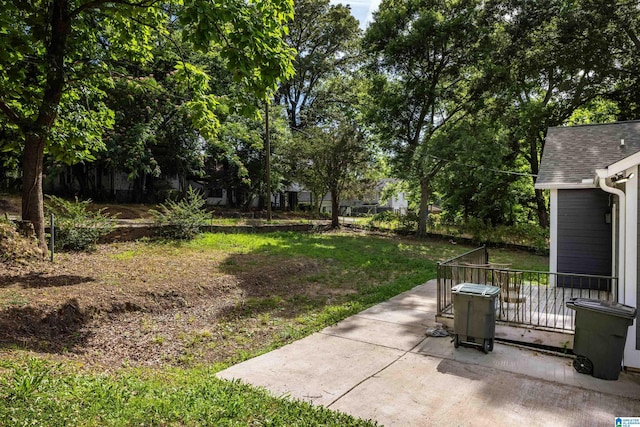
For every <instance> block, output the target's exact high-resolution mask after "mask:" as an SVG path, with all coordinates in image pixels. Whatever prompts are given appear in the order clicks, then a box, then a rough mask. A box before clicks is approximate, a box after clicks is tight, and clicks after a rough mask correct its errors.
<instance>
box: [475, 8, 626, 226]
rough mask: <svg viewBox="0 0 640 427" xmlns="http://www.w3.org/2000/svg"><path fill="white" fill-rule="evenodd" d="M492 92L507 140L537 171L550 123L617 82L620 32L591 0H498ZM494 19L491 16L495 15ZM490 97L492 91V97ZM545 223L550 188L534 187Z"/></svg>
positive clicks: (490, 13) (562, 120)
mask: <svg viewBox="0 0 640 427" xmlns="http://www.w3.org/2000/svg"><path fill="white" fill-rule="evenodd" d="M488 5H489V7H488V13H487V16H492V17H493V18H492V19H493V30H494V33H493V37H492V40H493V49H492V52H491V54H490V55H489V56H488V61H487V63H488V64H489V65H490V67H488V73H487V80H486V82H487V88H488V89H487V90H488V91H489V92H491V93H492V94H493V95H495V96H496V100H495V102H497V103H498V104H500V105H501V106H502V111H503V113H502V117H500V120H502V121H503V123H504V124H505V128H507V129H508V130H509V135H508V138H510V139H511V140H512V141H513V146H514V147H515V150H516V151H517V152H518V154H519V155H520V156H522V158H524V159H526V161H527V162H528V164H529V173H530V174H531V175H532V178H531V181H532V183H533V182H534V181H535V177H536V175H537V173H538V167H539V162H540V157H541V155H542V151H543V148H544V139H545V136H546V131H547V128H549V127H551V126H559V125H562V124H564V123H566V122H567V120H568V119H569V118H570V117H571V115H572V114H573V113H574V112H575V111H576V110H577V109H578V108H580V107H582V106H585V105H587V104H588V103H589V102H591V101H592V100H594V99H595V98H597V97H598V96H600V95H603V94H606V93H608V92H610V91H611V89H612V88H613V82H614V79H615V74H616V72H615V70H614V68H613V65H614V64H615V63H616V61H615V60H614V56H613V54H614V52H615V50H616V49H617V48H616V47H615V45H616V44H617V42H616V40H619V39H620V38H619V34H620V33H619V31H618V30H616V28H615V26H612V25H611V24H612V20H611V19H610V16H609V17H607V16H603V15H602V14H601V13H600V12H601V10H600V8H595V9H594V8H592V7H591V6H590V2H588V1H583V2H567V1H565V0H545V1H540V2H530V1H526V0H515V1H495V2H489V3H488ZM490 19H491V18H490ZM493 95H490V96H493ZM533 197H534V202H535V205H536V211H537V216H538V222H539V223H540V225H541V226H542V227H547V226H548V225H549V217H548V213H547V206H546V200H545V196H544V193H543V192H542V191H541V190H535V192H534V195H533Z"/></svg>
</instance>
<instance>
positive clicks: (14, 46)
mask: <svg viewBox="0 0 640 427" xmlns="http://www.w3.org/2000/svg"><path fill="white" fill-rule="evenodd" d="M0 10H2V14H0V42H1V43H2V45H3V49H2V51H0V111H2V113H3V114H4V116H5V118H6V120H7V121H8V122H9V123H10V124H11V129H12V130H15V131H17V132H19V133H20V135H21V140H19V141H15V142H14V143H13V148H14V149H16V150H21V151H22V153H23V160H22V174H23V182H22V217H23V219H25V220H29V221H31V222H32V223H33V224H34V228H35V231H36V235H37V236H38V239H39V241H40V246H41V247H42V248H43V250H46V243H45V235H44V212H43V195H42V166H43V158H44V153H45V151H48V152H51V153H53V154H56V155H58V157H60V158H65V159H66V160H69V161H70V162H73V161H76V160H79V159H82V158H87V156H88V155H89V154H90V153H91V152H92V151H94V150H95V149H99V148H102V138H101V136H102V133H103V131H104V129H105V125H106V127H108V126H109V125H110V124H111V123H112V114H111V113H110V112H109V110H108V109H107V108H105V106H104V104H103V103H102V100H101V92H100V88H103V87H104V86H105V85H108V84H109V80H110V79H111V77H112V76H113V75H117V74H118V73H119V71H120V70H121V67H122V65H123V63H126V62H132V61H134V62H135V61H148V60H150V59H151V56H152V53H151V52H152V47H153V45H154V43H155V41H156V40H157V38H159V37H170V36H171V34H170V33H169V32H168V31H167V28H168V25H167V24H168V23H170V22H172V21H175V20H176V19H177V20H178V22H180V23H181V25H182V26H184V27H185V31H183V32H182V34H183V36H184V37H187V38H189V39H190V40H191V41H192V42H193V43H194V46H195V47H196V48H199V49H202V50H207V49H209V48H211V46H212V44H216V45H218V46H220V49H221V56H222V57H223V58H224V59H225V61H226V62H227V66H228V68H229V70H230V71H231V73H232V74H233V75H234V77H236V79H238V80H243V81H244V83H245V84H246V85H247V87H249V88H251V89H252V90H253V91H254V92H255V93H256V95H257V96H258V97H259V98H264V97H265V96H266V95H267V93H268V91H269V90H270V89H274V88H275V86H276V84H277V82H278V80H279V79H280V78H283V77H290V75H291V71H292V67H291V55H292V52H291V50H290V48H288V47H287V46H286V45H285V44H284V43H283V35H284V34H285V33H286V31H287V30H286V27H285V25H286V23H287V21H288V20H290V18H291V17H292V12H293V4H292V2H291V0H250V1H245V0H225V1H220V2H218V1H215V2H211V1H205V0H188V1H177V0H176V1H167V2H158V1H156V0H135V1H125V0H115V1H107V0H50V1H43V0H40V1H38V0H35V1H30V2H15V1H11V0H0ZM182 69H183V71H184V72H185V73H188V72H189V69H190V68H189V67H188V65H187V64H182ZM191 102H192V104H191V107H192V109H193V110H194V111H195V114H194V119H195V120H197V121H198V122H199V124H200V128H201V129H202V130H203V132H205V133H206V132H207V131H213V130H214V128H215V125H216V120H215V114H214V108H215V100H214V99H213V98H211V97H208V96H203V97H200V98H194V99H193V100H192V101H191ZM5 144H6V143H5ZM2 148H3V149H6V148H7V147H2Z"/></svg>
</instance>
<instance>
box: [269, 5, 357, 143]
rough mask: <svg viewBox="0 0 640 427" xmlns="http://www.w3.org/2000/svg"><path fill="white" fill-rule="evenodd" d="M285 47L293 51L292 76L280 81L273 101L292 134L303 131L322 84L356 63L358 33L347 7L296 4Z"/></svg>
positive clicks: (355, 23) (355, 21) (354, 20)
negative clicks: (284, 115)
mask: <svg viewBox="0 0 640 427" xmlns="http://www.w3.org/2000/svg"><path fill="white" fill-rule="evenodd" d="M286 40H287V43H288V44H289V45H290V46H291V47H293V48H294V49H296V52H297V54H296V57H295V61H294V67H295V70H296V72H295V75H294V76H293V77H292V78H290V79H288V80H286V81H284V82H283V83H282V84H281V85H280V88H279V91H278V93H277V94H276V97H277V98H278V100H279V101H280V102H281V103H282V104H284V105H285V106H286V108H287V114H288V116H289V126H290V127H291V130H292V131H297V130H301V129H304V128H305V127H306V123H305V120H304V117H305V111H306V110H307V109H309V108H311V107H312V105H313V104H314V102H315V99H316V97H317V91H318V89H319V87H320V85H321V84H322V82H323V81H326V80H327V79H328V78H330V77H332V76H335V75H337V74H339V73H345V72H347V71H349V69H350V67H353V64H354V61H355V60H356V59H357V57H358V55H357V49H358V42H359V40H360V29H359V27H358V21H357V20H356V19H355V18H354V17H353V15H351V10H350V9H349V7H348V6H345V5H342V4H337V5H332V4H329V0H298V1H296V2H295V15H294V19H293V21H292V22H291V24H290V25H289V35H288V36H287V38H286Z"/></svg>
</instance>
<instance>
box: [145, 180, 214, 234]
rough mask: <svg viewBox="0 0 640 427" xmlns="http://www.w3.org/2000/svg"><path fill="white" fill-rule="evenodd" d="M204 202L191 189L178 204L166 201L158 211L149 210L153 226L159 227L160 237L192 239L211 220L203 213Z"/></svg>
mask: <svg viewBox="0 0 640 427" xmlns="http://www.w3.org/2000/svg"><path fill="white" fill-rule="evenodd" d="M204 205H205V201H204V199H203V198H202V196H200V194H198V192H197V191H195V190H194V189H193V188H189V191H188V192H187V195H186V196H185V198H184V199H182V200H180V201H179V202H175V201H173V200H167V202H166V203H162V204H160V205H159V208H160V209H159V210H151V211H149V212H151V214H152V215H153V217H154V221H155V224H156V225H157V226H159V230H160V231H159V234H160V235H161V236H162V237H165V238H167V239H173V240H189V239H193V238H194V237H195V236H196V235H197V234H198V233H199V232H200V228H201V227H202V226H203V225H205V224H206V222H207V221H208V220H209V219H211V215H210V214H209V213H208V212H206V211H204V210H203V208H204Z"/></svg>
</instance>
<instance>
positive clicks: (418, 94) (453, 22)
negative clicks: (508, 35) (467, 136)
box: [364, 0, 485, 234]
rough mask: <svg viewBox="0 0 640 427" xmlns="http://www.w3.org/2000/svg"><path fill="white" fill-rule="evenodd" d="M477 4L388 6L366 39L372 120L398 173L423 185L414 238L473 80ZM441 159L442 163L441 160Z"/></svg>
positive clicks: (398, 2) (406, 2)
mask: <svg viewBox="0 0 640 427" xmlns="http://www.w3.org/2000/svg"><path fill="white" fill-rule="evenodd" d="M481 4H482V2H480V1H476V0H461V1H449V0H385V1H383V2H382V3H381V4H380V8H379V10H378V12H377V13H375V14H374V22H373V23H372V24H371V25H370V26H369V28H368V30H367V32H366V35H365V39H364V44H365V49H366V50H367V51H368V53H369V56H370V57H369V59H370V61H371V63H370V67H371V69H372V70H374V71H375V72H377V73H378V77H377V78H376V79H375V81H376V83H375V84H374V89H373V91H372V94H374V95H375V97H376V100H377V106H376V108H375V109H373V110H372V112H371V118H372V120H373V122H374V123H376V124H377V127H378V131H379V132H380V134H381V135H382V139H383V140H384V141H386V144H387V148H388V149H389V150H390V151H391V152H392V153H393V156H394V163H395V169H396V171H397V173H398V175H399V176H400V177H402V178H405V179H410V180H414V181H417V182H418V183H419V185H420V210H419V223H418V234H424V233H425V232H426V219H427V207H428V202H429V197H430V194H431V191H432V188H431V186H432V180H433V178H434V176H435V175H436V174H437V173H438V171H439V170H440V169H441V168H442V166H443V165H444V162H443V161H442V160H438V159H437V158H436V157H434V155H439V154H441V153H442V149H446V146H447V142H448V141H447V138H446V130H447V128H448V127H450V126H452V125H453V124H455V122H456V121H457V120H459V119H460V118H462V117H463V116H464V114H465V109H466V107H467V106H468V104H469V103H470V102H471V100H472V97H471V95H470V94H471V92H470V90H469V88H470V86H471V83H472V82H473V81H474V79H475V78H476V77H477V74H478V71H477V67H476V66H477V59H478V56H479V46H480V45H481V40H482V38H483V36H485V34H484V33H483V27H482V26H480V25H479V19H480V14H481V9H480V6H481ZM439 158H445V157H444V156H439Z"/></svg>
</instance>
